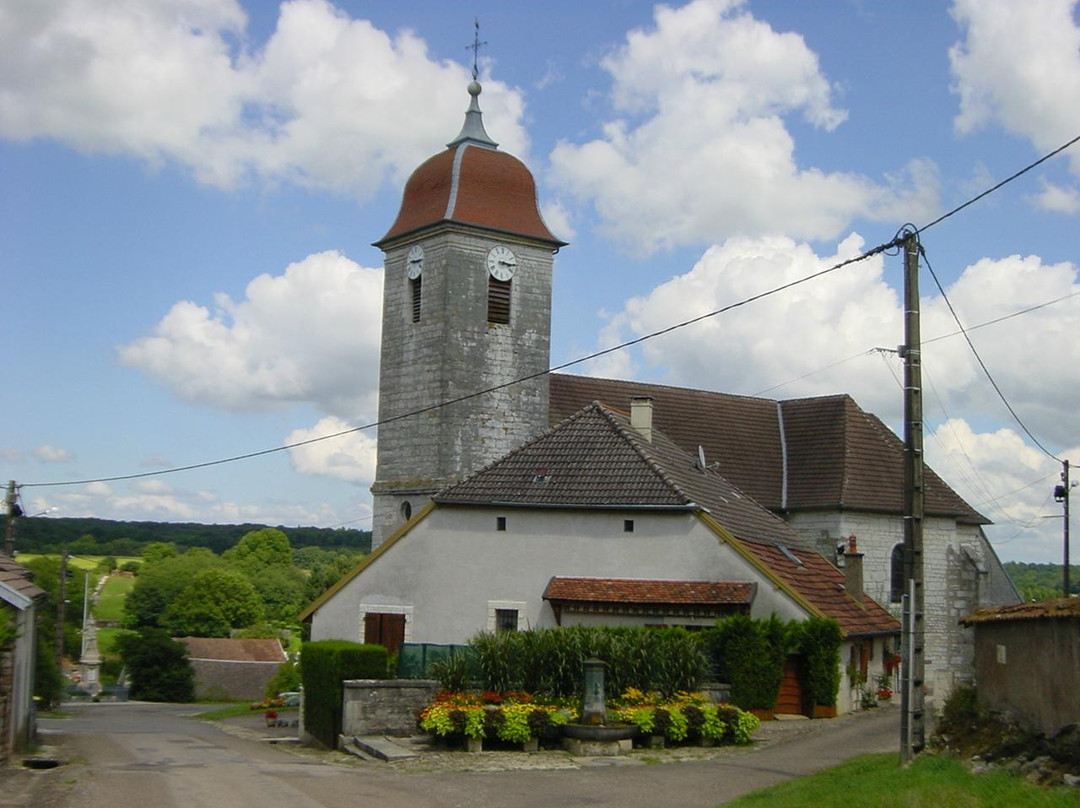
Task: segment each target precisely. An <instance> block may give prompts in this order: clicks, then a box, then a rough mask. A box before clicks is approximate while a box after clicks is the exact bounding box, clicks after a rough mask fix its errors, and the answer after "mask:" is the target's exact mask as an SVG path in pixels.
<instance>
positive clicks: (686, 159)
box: [551, 0, 938, 252]
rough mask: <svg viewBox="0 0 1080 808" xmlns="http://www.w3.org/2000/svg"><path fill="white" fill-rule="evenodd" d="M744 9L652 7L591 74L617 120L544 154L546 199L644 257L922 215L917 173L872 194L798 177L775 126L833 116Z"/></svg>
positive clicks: (929, 175)
mask: <svg viewBox="0 0 1080 808" xmlns="http://www.w3.org/2000/svg"><path fill="white" fill-rule="evenodd" d="M744 6H745V3H744V2H742V1H741V0H695V2H692V3H690V4H688V5H686V6H683V7H681V8H679V9H672V8H669V7H667V6H657V8H656V11H655V20H654V22H655V24H654V27H653V28H652V29H650V30H647V31H644V30H636V31H632V32H631V33H630V34H629V35H628V36H627V40H626V44H625V45H623V46H622V47H620V48H618V49H617V50H616V51H614V52H613V53H611V54H609V55H608V56H607V58H605V59H604V61H603V63H602V65H603V67H604V68H605V69H606V70H607V71H608V72H609V73H610V74H611V77H612V80H613V87H612V91H611V100H612V105H613V108H614V111H615V113H616V114H617V115H618V117H615V118H613V119H612V120H610V121H608V122H607V123H606V124H605V125H604V127H603V132H602V136H600V137H598V138H596V139H594V140H591V141H589V142H587V143H583V144H574V143H570V142H566V141H564V142H561V143H559V144H558V145H557V146H556V148H555V149H554V151H553V152H552V154H551V163H552V169H551V176H552V179H553V181H554V183H555V184H556V186H557V187H560V188H562V189H563V190H565V191H566V192H567V193H568V194H569V195H570V196H572V197H574V198H576V199H578V200H583V201H585V202H588V203H591V204H592V206H593V207H594V208H595V210H596V213H597V215H598V216H599V218H600V220H601V222H602V227H603V229H604V230H605V231H606V232H607V233H608V234H609V235H610V236H611V237H612V238H614V239H615V240H616V241H618V242H620V243H621V244H623V245H624V246H625V247H627V248H632V249H634V250H638V251H644V252H651V251H653V250H656V249H662V248H667V247H672V246H677V245H683V244H693V243H700V242H703V241H704V242H710V241H721V240H723V239H725V238H727V237H729V236H731V235H733V234H743V235H764V234H772V233H780V232H783V233H786V234H789V235H791V236H793V237H795V238H807V239H824V238H834V237H836V236H837V235H838V234H839V233H840V231H841V230H842V229H843V228H844V227H845V226H847V225H848V224H849V222H850V221H851V219H852V218H853V217H854V216H856V215H863V216H870V217H872V218H878V219H884V220H889V221H892V220H894V219H895V218H896V210H897V205H902V206H903V210H904V215H903V218H906V219H911V218H913V217H914V218H915V219H919V218H923V217H924V216H925V215H928V214H929V213H930V211H932V210H933V209H934V207H935V205H936V199H937V188H938V182H937V176H936V172H935V171H934V170H933V169H932V167H930V166H929V165H928V164H927V163H925V162H924V161H918V160H917V161H913V162H911V163H910V164H909V165H908V166H907V167H905V168H904V169H902V170H900V171H898V172H897V173H896V174H895V176H893V177H887V178H885V181H884V184H879V183H877V182H875V181H873V180H871V179H869V178H866V177H863V176H859V175H857V174H852V173H827V172H825V171H822V170H820V169H817V168H813V167H800V166H799V165H798V164H797V162H796V160H795V142H794V139H793V137H792V135H791V133H790V132H789V130H788V127H787V125H786V124H785V118H786V117H788V116H793V115H799V116H801V117H802V118H804V119H805V120H806V121H808V122H809V123H810V124H812V125H813V126H815V127H819V128H822V129H825V130H832V129H834V128H835V127H837V126H839V125H840V124H841V123H842V121H843V120H844V118H845V117H846V113H845V112H844V111H843V110H841V109H839V108H837V107H836V106H834V104H833V102H832V88H831V86H830V84H829V82H828V80H827V79H826V78H825V76H824V75H823V74H822V72H821V70H820V66H819V64H818V59H817V56H816V54H814V53H813V52H812V51H811V50H810V49H809V48H808V47H807V45H806V43H805V41H804V40H803V38H802V37H801V36H799V35H798V34H794V33H779V32H777V31H774V30H773V29H772V28H771V27H770V26H769V25H768V24H766V23H764V22H761V21H759V20H757V19H755V18H754V16H753V15H752V14H751V13H750V12H749V11H747V10H745V8H744Z"/></svg>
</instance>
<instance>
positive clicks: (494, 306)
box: [488, 275, 513, 323]
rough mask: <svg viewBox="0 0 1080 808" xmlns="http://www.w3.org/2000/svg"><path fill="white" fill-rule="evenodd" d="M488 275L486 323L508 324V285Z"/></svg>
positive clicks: (508, 283)
mask: <svg viewBox="0 0 1080 808" xmlns="http://www.w3.org/2000/svg"><path fill="white" fill-rule="evenodd" d="M511 283H513V281H500V280H496V279H495V278H493V277H492V276H491V275H488V322H489V323H509V322H510V284H511Z"/></svg>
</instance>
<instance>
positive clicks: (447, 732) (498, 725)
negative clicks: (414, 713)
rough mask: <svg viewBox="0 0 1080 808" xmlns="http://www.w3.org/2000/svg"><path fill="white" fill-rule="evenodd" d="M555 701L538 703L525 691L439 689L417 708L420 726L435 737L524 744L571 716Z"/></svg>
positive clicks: (560, 724) (565, 721)
mask: <svg viewBox="0 0 1080 808" xmlns="http://www.w3.org/2000/svg"><path fill="white" fill-rule="evenodd" d="M572 717H573V716H572V713H571V712H570V711H569V710H567V709H566V708H565V707H563V706H562V705H559V704H552V703H540V702H537V701H535V700H534V699H533V697H532V696H530V695H529V694H528V693H501V694H500V693H491V692H487V693H484V694H482V695H474V694H470V693H447V692H445V691H444V692H442V693H439V694H438V695H436V696H435V700H434V701H433V702H432V703H431V704H429V705H428V706H427V707H425V708H424V709H423V710H421V711H420V715H419V717H418V719H417V724H418V725H419V727H420V729H422V730H424V731H425V732H430V733H432V734H433V735H435V736H436V737H439V738H448V739H454V738H473V739H477V740H479V739H483V738H487V739H489V740H496V739H497V740H500V741H506V742H508V743H526V742H528V741H530V740H533V739H536V738H540V737H542V736H543V735H544V734H545V732H546V730H548V728H551V727H559V726H562V725H563V724H565V723H567V722H568V721H569V720H570V719H571V718H572Z"/></svg>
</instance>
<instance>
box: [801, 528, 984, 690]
mask: <svg viewBox="0 0 1080 808" xmlns="http://www.w3.org/2000/svg"><path fill="white" fill-rule="evenodd" d="M789 521H790V523H791V525H792V527H794V528H795V529H796V530H797V531H798V532H799V533H800V535H802V537H803V538H804V539H806V540H807V541H809V542H810V543H812V544H813V545H814V546H815V547H816V548H817V549H818V551H819V552H821V553H822V554H824V555H825V557H826V558H828V559H830V560H834V561H835V559H836V547H837V545H839V544H841V543H842V542H843V541H845V540H846V539H847V537H848V536H850V535H852V534H854V535H855V536H856V537H857V539H858V544H859V550H860V551H861V552H862V553H864V559H863V575H864V580H865V585H864V589H865V591H866V593H867V594H868V595H870V596H871V597H872V598H874V600H876V601H877V602H878V603H880V604H881V605H882V606H884V607H886V608H887V609H889V610H890V611H891V612H892V613H893V615H894V616H896V617H897V618H900V616H901V604H900V603H892V602H890V588H891V575H892V569H891V568H892V551H893V548H894V547H896V546H897V545H898V544H903V541H904V523H903V519H902V518H901V517H899V516H889V515H885V514H864V513H853V512H838V511H835V512H821V513H816V512H812V513H802V514H793V515H792V516H790V518H789ZM991 555H992V553H991V551H990V550H989V546H988V544H987V543H986V540H985V538H984V537H983V535H982V531H981V529H980V528H979V527H978V526H976V525H960V524H957V523H956V522H955V521H954V520H952V519H945V518H935V517H930V518H927V519H925V520H924V521H923V586H924V600H925V615H924V620H925V629H926V634H925V641H926V645H925V659H926V698H927V702H928V704H929V705H931V708H932V709H940V708H941V705H942V704H943V703H944V700H945V698H946V697H947V696H948V694H949V693H950V692H952V689H953V688H954V687H956V686H957V685H960V684H968V683H970V682H971V681H972V677H973V650H974V649H973V638H972V633H971V631H970V630H969V629H966V628H963V627H962V626H960V624H959V622H958V621H959V618H960V617H963V616H964V615H967V614H970V613H971V612H972V611H973V610H974V609H975V608H976V607H977V606H981V605H991V601H992V597H991V587H990V583H989V578H988V576H989V575H990V572H991V571H992V569H993V568H994V567H995V566H996V559H992V558H991V557H990V556H991Z"/></svg>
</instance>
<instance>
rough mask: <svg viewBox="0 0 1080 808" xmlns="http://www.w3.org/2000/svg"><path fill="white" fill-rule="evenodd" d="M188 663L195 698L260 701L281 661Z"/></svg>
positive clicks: (196, 661) (198, 660)
mask: <svg viewBox="0 0 1080 808" xmlns="http://www.w3.org/2000/svg"><path fill="white" fill-rule="evenodd" d="M191 667H192V670H194V671H195V698H196V699H214V700H224V701H239V700H244V701H262V699H263V696H264V691H265V689H266V685H267V683H268V682H269V681H270V680H271V679H273V678H274V676H275V675H276V674H277V672H278V668H280V667H281V663H280V662H229V661H225V660H220V659H193V660H191Z"/></svg>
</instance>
